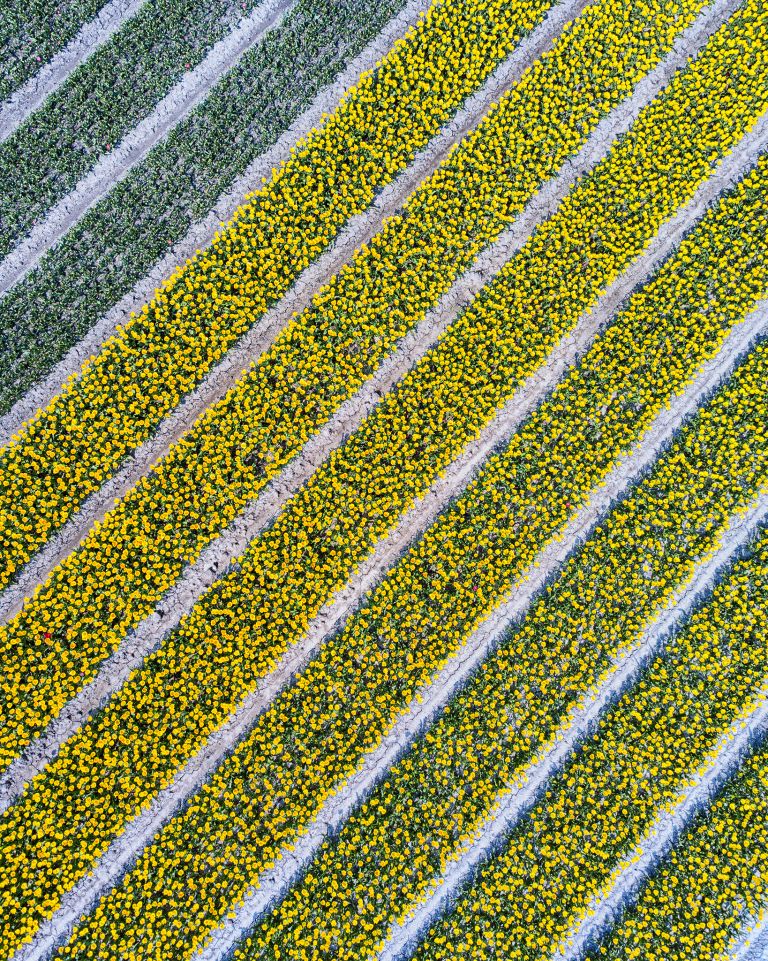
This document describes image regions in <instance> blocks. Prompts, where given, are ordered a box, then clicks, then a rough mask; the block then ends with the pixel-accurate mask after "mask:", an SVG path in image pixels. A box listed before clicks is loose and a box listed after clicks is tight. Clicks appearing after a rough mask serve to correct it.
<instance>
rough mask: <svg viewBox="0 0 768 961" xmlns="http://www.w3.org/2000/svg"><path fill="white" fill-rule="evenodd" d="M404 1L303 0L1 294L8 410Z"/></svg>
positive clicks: (3, 395)
mask: <svg viewBox="0 0 768 961" xmlns="http://www.w3.org/2000/svg"><path fill="white" fill-rule="evenodd" d="M402 5H403V0H387V2H382V0H299V2H298V3H297V5H296V7H295V8H294V9H293V10H292V11H291V12H290V13H289V14H288V16H287V17H286V18H285V20H284V21H283V22H282V23H281V24H280V25H279V26H278V27H276V28H275V29H274V30H273V31H271V32H270V33H269V34H267V36H266V37H265V38H264V39H263V41H262V42H261V43H259V44H257V45H256V46H255V47H253V48H252V49H251V50H249V51H248V52H247V53H246V54H245V55H244V56H243V57H242V59H241V60H240V61H239V62H238V63H237V64H236V65H235V66H234V67H233V68H232V70H231V71H230V72H229V73H228V74H226V75H225V76H224V77H223V78H222V79H221V80H220V81H219V83H218V84H217V85H216V86H215V87H214V88H213V89H212V90H211V92H210V94H209V95H208V97H207V98H206V99H205V100H204V101H203V103H202V104H200V106H199V107H197V108H196V109H195V110H194V111H193V112H192V113H191V114H190V116H189V117H187V118H186V119H184V120H182V121H181V123H179V124H178V126H176V127H175V128H174V129H173V130H172V131H171V132H170V134H169V135H168V137H167V138H166V139H165V140H163V141H162V142H161V143H160V144H158V145H157V146H156V147H154V148H153V149H152V150H151V151H150V153H149V154H148V155H147V157H146V158H145V159H144V160H143V161H142V162H141V163H139V164H137V166H136V167H135V168H134V169H133V170H131V172H130V173H129V174H128V176H127V177H125V178H124V179H123V180H121V181H120V182H119V183H117V184H116V185H115V186H114V187H113V188H112V190H111V191H110V192H109V193H108V194H107V196H106V197H105V198H104V199H103V200H101V201H99V203H97V204H96V205H95V206H94V207H93V208H92V209H91V210H89V211H88V213H87V214H86V215H85V216H84V217H83V218H82V219H81V220H80V221H78V223H77V224H75V226H74V227H72V229H71V230H70V231H69V232H68V233H67V234H66V236H65V237H64V238H63V239H62V240H61V242H60V243H58V244H57V245H56V246H55V247H54V248H53V249H52V250H51V251H49V253H48V254H46V255H45V257H44V258H43V259H42V260H41V262H40V264H39V265H38V266H37V267H36V268H35V269H34V270H32V271H31V272H30V273H29V274H28V275H27V276H26V277H25V278H24V279H23V280H22V281H20V282H19V283H18V284H16V285H15V286H14V287H13V288H12V289H11V290H10V291H9V292H8V293H7V294H6V296H5V297H3V299H2V300H0V413H5V412H6V411H8V410H9V409H10V408H11V406H12V405H13V404H14V403H15V402H16V401H17V400H18V399H19V398H20V397H22V396H23V394H24V393H25V391H27V390H29V388H30V387H32V385H33V384H34V383H35V382H36V381H37V380H39V379H40V378H42V377H44V376H45V375H46V374H47V373H48V372H49V371H50V370H51V368H52V367H54V366H55V365H56V364H57V363H58V362H59V361H60V360H61V359H62V357H63V356H64V355H65V354H66V352H67V351H68V350H69V349H70V348H71V347H72V346H73V345H74V344H76V343H77V342H78V341H79V340H80V339H81V338H82V337H83V336H85V334H87V333H88V331H89V329H90V328H91V326H92V325H93V324H94V323H95V322H96V321H97V320H98V319H99V318H100V317H102V316H103V315H104V314H105V313H107V311H108V310H109V309H110V308H111V307H112V306H113V305H114V304H116V303H117V302H118V301H119V300H120V298H121V297H123V296H124V295H125V294H126V293H127V292H128V291H129V290H131V288H132V287H133V286H134V284H136V283H138V282H139V281H140V280H141V279H142V277H144V276H146V274H147V273H148V272H149V271H150V270H151V268H152V266H153V265H154V264H155V263H156V262H157V261H158V260H160V259H162V257H163V256H164V255H165V254H167V252H168V249H169V248H170V247H172V246H173V245H174V244H175V243H177V241H179V240H181V238H182V237H184V235H185V234H186V232H187V231H188V230H189V228H190V227H191V225H192V224H193V223H195V222H196V221H199V220H201V219H203V218H204V217H205V216H206V215H207V214H208V212H209V211H210V210H211V208H212V207H213V206H214V204H215V203H216V200H217V198H218V197H220V196H221V195H222V194H224V193H226V192H227V191H228V190H229V189H230V188H231V187H232V184H233V183H234V182H235V180H236V179H237V178H238V177H239V176H240V175H241V174H243V173H244V172H245V170H246V169H247V168H248V165H249V164H250V163H252V162H253V161H254V160H255V159H256V158H257V157H259V156H260V155H261V154H263V153H264V151H266V150H267V149H268V148H269V147H271V146H272V145H273V144H274V143H275V141H276V140H278V138H279V137H280V135H281V134H283V133H284V132H285V131H286V130H287V129H288V128H289V127H290V125H291V123H292V122H293V121H294V120H295V119H296V117H297V116H298V115H299V114H300V113H301V111H302V110H304V109H305V108H306V107H307V106H308V105H309V104H310V103H311V101H312V100H313V98H314V97H315V96H316V95H317V94H318V93H319V92H320V91H321V90H322V88H323V87H324V86H326V85H327V84H329V83H331V82H332V81H333V79H334V77H336V76H337V75H338V73H339V72H341V70H342V69H343V68H344V67H345V65H346V64H347V63H349V62H350V61H351V60H353V59H354V57H355V56H357V54H358V53H359V52H360V51H361V50H362V48H363V47H364V46H365V45H366V44H367V43H368V42H369V41H370V40H372V39H373V38H374V37H375V36H376V35H377V34H378V33H379V31H380V30H381V29H382V28H383V26H384V25H385V24H386V22H387V21H388V20H389V19H390V18H391V17H393V16H394V15H395V14H396V13H397V12H398V10H399V9H400V8H401V7H402Z"/></svg>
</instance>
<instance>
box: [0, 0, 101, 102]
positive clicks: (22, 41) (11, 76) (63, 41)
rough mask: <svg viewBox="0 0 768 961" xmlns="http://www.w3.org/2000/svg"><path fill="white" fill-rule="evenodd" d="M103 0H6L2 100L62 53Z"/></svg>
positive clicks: (1, 28)
mask: <svg viewBox="0 0 768 961" xmlns="http://www.w3.org/2000/svg"><path fill="white" fill-rule="evenodd" d="M102 6H103V0H6V2H5V3H4V4H3V16H2V17H1V18H0V101H3V100H5V99H6V97H9V96H10V95H11V94H12V93H13V92H14V91H15V90H18V88H19V87H21V86H22V85H23V84H24V83H25V82H26V81H27V80H29V78H30V77H32V76H33V75H34V74H36V73H37V72H38V70H40V69H41V68H42V67H44V66H45V65H46V64H47V63H48V62H49V61H50V60H51V59H52V58H53V57H55V56H56V54H57V53H59V51H60V50H62V49H63V48H64V47H66V45H67V44H68V43H69V41H70V40H72V39H73V37H74V36H75V35H76V34H77V32H78V31H79V30H80V28H81V27H82V26H83V25H84V24H85V23H87V22H88V21H89V20H91V19H92V18H93V17H94V16H95V15H96V14H97V13H98V12H99V10H100V8H101V7H102Z"/></svg>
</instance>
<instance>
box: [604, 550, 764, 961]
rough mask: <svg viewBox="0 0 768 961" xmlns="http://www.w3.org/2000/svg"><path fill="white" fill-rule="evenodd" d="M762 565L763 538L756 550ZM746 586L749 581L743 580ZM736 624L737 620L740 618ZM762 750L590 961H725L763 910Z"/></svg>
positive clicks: (688, 833)
mask: <svg viewBox="0 0 768 961" xmlns="http://www.w3.org/2000/svg"><path fill="white" fill-rule="evenodd" d="M761 548H762V555H763V556H762V557H757V558H755V559H753V561H752V563H753V564H758V563H760V561H762V563H763V565H764V564H765V563H766V561H765V538H763V543H762V544H761ZM742 576H743V578H744V583H745V585H746V583H747V581H748V579H749V578H751V577H753V574H752V572H751V571H750V570H747V571H745V572H744V573H743V575H742ZM742 618H743V615H742ZM767 799H768V746H766V745H765V744H764V745H762V746H761V747H759V748H758V749H757V750H755V752H754V753H753V754H752V755H751V756H750V757H749V758H748V759H747V760H746V761H745V762H744V764H743V766H742V769H741V770H740V771H739V772H738V774H737V775H736V776H735V777H734V778H733V779H732V780H731V781H730V782H729V783H728V784H727V785H726V786H725V787H724V789H723V790H722V791H721V792H720V794H719V795H718V797H717V798H715V800H714V801H713V802H712V804H711V806H710V807H709V809H708V810H706V811H704V812H702V813H701V814H700V815H699V816H698V817H697V818H696V819H695V821H694V822H693V823H692V824H691V825H690V827H689V828H688V830H687V831H686V832H685V834H684V835H683V837H682V838H681V839H680V842H679V844H678V845H677V846H676V847H675V848H674V849H673V850H672V851H671V852H670V855H669V857H668V859H667V860H666V862H664V863H663V864H662V865H661V866H660V867H659V869H658V870H657V871H656V872H655V874H654V875H653V876H652V877H651V878H650V879H649V881H648V882H647V884H646V886H645V887H644V889H643V890H642V892H641V894H640V896H639V898H638V901H637V903H636V904H635V905H633V906H632V907H630V908H629V909H628V910H627V911H626V913H625V915H624V916H623V917H622V918H620V919H619V921H618V922H617V924H616V926H615V929H614V930H613V931H612V932H611V933H610V934H609V936H608V937H607V938H606V939H605V941H604V943H603V944H602V945H601V946H600V947H599V948H598V949H596V950H595V951H594V952H593V953H592V954H591V955H590V959H591V961H598V959H601V961H602V959H611V961H614V959H615V961H632V959H639V958H644V959H647V961H662V959H663V961H727V959H728V958H730V957H732V955H731V953H730V950H729V949H730V948H731V946H732V944H733V942H734V941H735V940H736V939H737V938H738V937H739V936H740V935H741V933H742V930H743V928H744V927H745V926H746V925H749V924H750V922H751V921H753V920H754V919H755V918H758V917H760V916H761V915H763V916H764V914H765V911H766V906H768V877H766V872H765V864H766V861H768V801H767Z"/></svg>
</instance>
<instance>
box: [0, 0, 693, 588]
mask: <svg viewBox="0 0 768 961" xmlns="http://www.w3.org/2000/svg"><path fill="white" fill-rule="evenodd" d="M551 4H552V0H469V2H467V0H436V2H435V3H434V4H433V6H432V7H431V8H430V10H429V12H428V14H427V15H426V17H425V18H423V19H422V20H421V21H420V23H419V25H418V26H417V27H416V28H414V29H412V30H411V31H409V33H408V34H407V36H406V37H405V38H404V39H401V40H399V41H398V42H397V43H396V44H395V46H394V48H393V50H392V51H391V52H390V53H389V55H388V56H387V57H386V58H385V59H384V60H383V61H382V63H381V64H380V65H379V66H378V67H377V69H375V70H374V71H372V72H368V73H365V74H363V75H362V77H361V79H360V81H359V83H358V84H357V86H356V87H354V88H353V90H352V91H351V92H350V93H349V94H348V96H347V97H346V98H345V99H344V100H343V101H342V103H341V105H340V106H339V108H338V109H337V110H336V111H335V112H334V113H333V114H332V115H331V116H330V117H328V118H327V119H326V121H325V123H324V125H323V126H322V127H321V128H320V129H319V130H315V131H313V132H312V133H311V134H310V135H309V136H308V137H307V138H306V139H305V140H303V141H301V142H300V143H299V144H298V145H297V146H296V148H295V149H294V151H293V152H292V155H291V157H290V158H289V160H288V161H286V162H285V163H284V164H283V165H282V166H281V167H280V168H278V169H277V170H275V171H273V176H272V178H271V179H270V180H269V182H268V183H265V185H264V186H263V187H262V189H261V190H259V191H258V192H257V193H255V194H253V195H251V196H250V198H249V202H248V203H247V204H246V205H245V206H243V207H242V208H241V209H240V210H239V211H238V213H237V214H236V215H235V217H234V219H233V221H232V222H231V223H230V224H229V225H228V226H227V228H226V229H225V230H223V231H222V232H220V233H219V234H217V236H216V239H215V240H214V242H213V243H212V245H211V246H210V247H209V248H207V249H206V250H204V251H202V252H198V254H197V256H196V257H194V258H193V259H192V260H190V261H188V262H187V264H186V265H184V266H182V267H180V268H179V269H177V270H176V271H175V272H174V274H173V275H172V276H171V277H170V278H169V279H168V280H167V281H166V282H165V284H164V285H163V287H162V288H160V289H158V290H156V292H155V298H154V299H153V300H152V302H151V303H150V304H148V305H146V306H145V307H144V309H143V310H142V311H141V313H140V314H138V315H137V316H134V317H132V319H131V320H130V322H129V323H128V324H127V325H126V326H125V328H122V329H120V330H119V331H118V333H117V334H116V335H115V336H114V337H113V338H111V339H110V340H109V341H108V342H107V343H106V344H105V345H104V347H103V348H102V349H101V351H100V352H99V354H98V355H97V356H96V357H94V358H92V359H91V360H90V361H89V362H88V363H87V364H86V365H85V366H84V368H83V370H82V372H81V374H80V376H79V377H77V378H73V379H72V380H70V381H69V382H68V383H67V385H66V387H65V389H64V390H63V392H62V393H61V394H60V395H58V396H57V397H56V398H54V400H53V401H52V402H51V403H50V405H49V406H48V407H47V408H46V409H45V410H43V411H41V412H40V413H39V414H38V415H37V417H36V418H35V419H34V420H33V421H32V422H30V424H29V425H28V426H27V427H26V428H25V429H24V430H23V431H22V432H21V434H20V435H19V437H18V439H17V440H16V442H15V443H13V444H12V445H11V446H9V447H8V448H6V449H5V450H4V451H3V452H2V455H1V456H0V472H2V476H3V484H2V485H0V554H1V555H2V561H0V586H2V585H4V584H5V583H7V582H8V580H9V579H10V578H12V576H13V574H14V572H15V571H16V570H18V568H19V567H20V566H21V565H22V564H24V563H25V562H26V561H27V560H28V559H29V557H31V556H32V554H34V552H35V551H36V550H37V549H38V548H39V547H40V546H41V545H42V544H44V543H45V542H46V541H47V540H48V538H49V537H50V535H51V533H52V532H54V531H55V530H57V529H58V528H59V527H60V526H61V525H62V524H63V523H64V522H65V521H66V520H67V518H68V517H70V516H71V515H72V514H73V513H74V512H76V511H77V510H78V509H79V507H80V505H81V504H82V502H83V500H84V499H85V498H86V497H87V496H88V495H89V494H91V493H93V492H94V491H96V490H98V489H99V488H100V487H101V485H102V484H103V483H104V481H105V480H106V479H107V478H108V477H109V476H111V475H112V474H113V473H114V471H115V470H116V469H117V468H118V466H119V464H120V463H121V462H122V460H123V459H124V458H125V456H126V455H127V454H129V453H130V452H131V451H132V450H133V449H134V448H136V447H137V446H138V445H139V444H141V443H142V442H143V441H145V440H146V439H147V438H148V437H150V436H151V435H152V434H153V433H154V431H155V429H156V428H157V426H158V424H159V423H160V422H161V420H162V419H163V417H165V416H166V415H167V414H168V413H169V411H171V410H172V409H173V408H174V407H175V406H176V405H177V404H178V403H179V401H180V400H181V398H182V397H183V396H184V395H185V394H186V393H188V392H189V391H190V390H192V389H193V388H194V387H195V386H196V385H197V384H198V383H199V382H200V381H201V379H202V378H203V376H204V375H205V374H206V372H207V371H208V370H210V368H211V366H212V365H213V364H215V363H216V362H217V361H218V360H219V359H220V358H221V357H222V356H223V355H224V354H225V353H226V351H227V350H228V348H229V347H230V346H231V345H232V344H233V343H235V341H236V340H237V339H238V338H239V337H241V336H242V334H244V333H245V332H246V331H247V330H248V329H249V328H250V327H252V326H253V324H254V323H255V322H256V321H257V320H258V319H259V318H260V317H261V316H262V315H263V314H264V312H265V311H266V310H267V309H268V307H270V306H271V305H272V304H273V303H275V302H276V301H277V300H278V299H279V298H280V297H282V296H283V295H284V294H285V293H286V291H287V290H288V289H289V288H290V287H291V285H292V284H293V283H294V281H295V280H296V278H297V277H298V276H299V274H300V273H301V271H302V270H304V268H306V267H307V266H308V265H309V264H310V263H311V262H312V261H314V260H315V259H316V258H317V257H318V256H319V254H320V253H321V252H322V251H323V250H324V249H325V248H326V247H327V246H328V244H330V242H331V241H332V240H333V239H334V237H336V235H337V234H338V232H339V230H340V229H341V228H342V226H343V225H344V224H345V223H346V222H347V221H348V219H349V218H350V217H351V216H353V215H354V214H357V213H360V212H362V211H363V210H365V209H366V208H367V207H368V206H369V205H370V204H371V202H372V200H373V199H374V196H375V194H376V192H377V191H378V190H379V189H380V188H381V187H383V186H384V185H385V184H387V183H389V182H390V181H391V180H393V178H394V177H395V176H396V175H397V174H398V173H399V172H400V171H401V170H403V169H404V168H405V167H407V165H408V164H409V163H410V162H411V160H412V159H413V157H414V156H415V154H416V152H417V151H418V150H420V149H421V148H423V147H424V146H425V145H426V144H427V143H428V142H429V140H430V139H431V138H432V137H433V136H434V135H435V134H436V133H437V131H438V130H439V129H440V127H441V126H442V125H443V124H444V123H445V122H446V121H447V120H448V119H449V118H450V117H451V116H452V114H453V113H454V112H455V110H456V109H457V108H458V107H459V106H460V104H461V103H462V102H463V100H464V99H465V98H466V97H467V96H468V95H469V94H470V93H472V92H473V91H474V90H475V89H476V88H477V87H479V86H480V84H481V83H482V82H483V81H484V80H485V78H486V77H487V76H488V75H489V73H490V72H491V71H492V70H493V69H494V67H495V66H496V65H497V64H498V63H499V62H500V61H501V60H502V59H504V58H505V57H506V56H507V55H508V54H509V53H510V51H511V50H512V49H514V47H515V46H516V45H517V44H518V43H519V41H520V40H521V39H522V38H523V37H524V36H525V35H526V34H527V33H528V32H529V31H530V30H531V29H532V28H533V27H535V26H536V24H537V23H539V22H540V21H541V19H542V18H543V17H544V15H545V13H546V11H547V10H548V9H549V7H550V6H551ZM694 5H695V4H694ZM374 269H375V267H374ZM320 302H321V303H323V301H322V298H321V301H320ZM312 317H313V318H314V323H312V322H309V318H307V319H306V320H305V321H304V322H303V323H301V324H298V325H293V326H292V327H291V328H290V329H289V330H287V331H285V332H284V334H283V336H282V337H281V338H280V339H279V341H278V343H277V344H276V345H275V346H274V348H273V350H272V351H271V352H269V354H268V355H267V357H265V358H264V359H263V362H262V365H261V374H260V376H262V377H263V378H264V380H265V381H266V382H267V383H268V384H269V385H270V388H271V390H270V396H269V400H268V402H267V406H266V407H265V408H264V410H263V411H262V418H266V415H267V413H268V412H269V410H270V405H271V404H273V403H276V398H280V397H282V395H283V394H284V393H285V391H286V389H287V386H288V385H287V383H286V381H285V380H284V378H285V377H286V376H287V375H289V374H290V373H293V375H294V377H297V374H298V371H295V372H292V370H291V368H292V365H293V364H294V360H295V355H296V351H297V349H298V351H299V353H306V355H307V360H308V361H309V362H310V366H309V367H308V368H307V372H308V373H310V374H311V373H313V372H314V374H315V379H314V381H313V383H315V384H317V382H318V377H320V375H321V374H322V377H325V376H327V370H326V369H325V368H323V370H322V372H321V371H320V369H319V366H318V369H317V370H315V366H317V365H320V364H321V362H322V359H323V356H324V354H327V353H328V348H329V347H330V346H331V345H330V344H329V343H328V341H329V340H332V331H331V330H328V329H327V327H326V326H325V325H324V324H323V325H322V327H321V328H320V329H317V322H318V320H319V319H320V318H319V317H318V316H317V315H316V312H315V314H312ZM316 339H317V343H315V341H316ZM352 339H354V338H352ZM321 345H324V346H325V347H326V351H325V352H324V353H323V352H322V351H320V354H319V356H315V355H316V354H317V353H318V348H320V347H321ZM350 345H351V341H350V343H348V344H347V345H346V346H350ZM344 346H345V345H344V344H342V345H340V346H339V347H338V354H339V358H338V363H339V367H338V369H337V370H335V371H334V374H335V377H336V378H341V379H342V380H343V378H344V375H345V373H346V371H345V370H343V369H342V367H343V365H342V364H341V357H342V356H344V355H343V353H342V349H343V347H344ZM326 359H327V358H326ZM351 366H353V367H354V366H360V360H359V359H358V362H357V364H354V363H353V364H352V365H351ZM291 379H292V378H291V377H290V376H288V380H291ZM302 386H303V387H304V388H305V389H306V388H307V386H308V385H306V384H302ZM297 390H298V385H297ZM302 397H303V400H302V402H301V403H302V404H303V403H306V404H307V405H308V406H314V403H313V400H312V398H311V396H309V395H308V394H307V393H304V392H303V391H302ZM316 413H317V415H318V416H319V414H320V412H319V411H317V412H316ZM298 433H300V431H298V430H297V434H298ZM249 473H250V474H251V475H253V474H257V475H258V473H259V472H258V471H251V472H249Z"/></svg>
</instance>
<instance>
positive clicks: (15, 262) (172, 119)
mask: <svg viewBox="0 0 768 961" xmlns="http://www.w3.org/2000/svg"><path fill="white" fill-rule="evenodd" d="M296 2H297V0H264V2H263V3H261V4H260V5H259V6H258V7H257V8H256V9H255V10H254V11H253V12H252V13H251V14H250V15H249V16H247V17H245V18H244V19H243V20H242V21H241V22H240V23H239V24H238V26H237V27H236V28H235V29H234V30H232V31H231V32H230V33H229V34H228V35H227V36H226V37H224V38H222V39H221V40H219V41H218V42H217V43H216V44H215V45H214V46H213V47H212V49H211V50H210V52H209V53H208V55H207V56H206V57H205V59H204V60H203V61H202V62H201V63H199V64H198V65H197V66H196V67H195V68H194V69H193V70H191V71H190V72H189V73H187V74H186V75H185V76H184V77H183V79H182V80H180V81H179V82H178V83H177V84H176V86H175V87H173V89H172V90H170V91H169V93H167V94H166V95H165V97H164V98H163V99H162V100H161V101H160V103H158V105H157V106H156V107H155V109H154V110H153V111H152V113H150V114H149V115H148V116H147V117H145V118H144V119H143V120H142V121H141V122H140V123H138V124H137V125H136V126H135V127H134V128H133V130H132V131H131V132H130V133H129V134H127V135H126V136H125V137H124V138H123V139H122V140H121V141H120V143H119V144H118V146H117V147H116V148H115V149H114V150H112V151H111V152H109V153H108V154H105V155H104V156H103V157H102V158H101V160H99V162H98V163H97V164H96V166H95V167H94V168H93V170H91V171H90V172H89V173H88V174H87V175H86V176H85V177H84V178H83V179H82V180H81V181H80V182H79V183H78V185H77V187H75V189H74V190H72V191H71V192H70V193H69V194H67V195H66V196H65V197H63V198H62V199H61V200H60V201H59V202H58V203H57V204H56V205H55V206H54V207H53V208H52V209H51V210H49V211H48V213H47V214H46V215H45V218H44V219H43V221H42V222H41V223H39V224H38V225H36V226H35V227H34V228H33V230H32V231H31V232H30V233H29V234H28V235H27V237H25V239H24V240H23V241H21V243H19V244H18V246H16V247H15V248H14V249H13V250H12V251H11V252H10V253H9V254H8V256H7V257H5V258H4V259H3V260H2V261H0V294H3V293H5V291H7V290H8V289H9V288H10V287H12V286H13V285H14V284H16V283H18V282H19V280H21V279H22V278H23V277H24V276H25V275H26V274H27V273H28V272H29V271H30V270H32V268H33V267H34V266H35V265H36V264H37V263H38V262H39V260H40V258H41V257H42V256H43V255H44V254H45V253H46V251H48V250H50V248H51V247H53V245H54V244H55V243H57V242H58V241H59V240H60V239H61V238H62V237H63V236H64V234H66V232H67V231H68V230H69V229H70V228H71V227H72V226H73V225H74V224H75V223H77V221H78V220H79V219H80V218H81V217H82V216H84V214H85V213H86V212H87V211H88V210H89V209H90V208H91V207H93V205H94V204H95V203H97V202H98V201H99V200H100V199H101V198H102V197H104V196H105V195H106V194H107V193H108V192H109V191H110V190H111V189H112V187H113V186H114V184H116V183H118V182H119V181H120V180H122V179H123V177H125V176H126V175H127V174H128V172H129V171H130V170H131V169H132V168H133V167H135V166H136V164H137V163H139V162H140V161H141V160H143V158H144V157H146V155H147V154H148V153H149V151H150V150H151V149H152V147H153V146H154V145H155V144H156V143H158V142H159V141H160V140H162V139H163V137H165V136H166V135H167V134H168V132H169V131H170V130H171V129H172V128H173V127H174V126H175V125H176V124H177V123H179V122H180V121H181V120H183V119H184V117H186V116H188V115H189V113H190V112H191V111H192V110H193V109H194V108H195V107H196V106H197V105H198V104H199V103H200V102H201V101H202V100H204V99H205V97H206V96H207V94H208V92H209V91H210V89H211V87H213V86H214V84H216V83H217V82H218V80H219V79H220V78H221V77H222V76H223V75H224V74H225V73H226V72H227V71H228V70H229V69H230V68H231V67H232V66H233V65H234V64H235V63H237V61H238V60H239V59H240V57H242V56H243V54H244V53H245V52H246V51H247V50H248V49H249V48H250V47H253V46H254V45H255V44H257V43H259V42H260V41H261V40H262V39H263V37H264V36H265V34H267V33H268V32H269V31H270V30H274V29H275V27H276V26H277V25H278V24H279V23H280V21H281V20H282V19H283V17H284V16H285V15H286V14H287V13H288V11H289V10H290V9H291V8H292V7H293V6H294V5H295V3H296Z"/></svg>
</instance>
